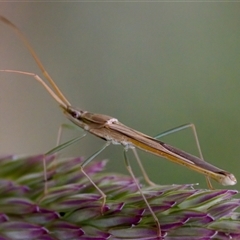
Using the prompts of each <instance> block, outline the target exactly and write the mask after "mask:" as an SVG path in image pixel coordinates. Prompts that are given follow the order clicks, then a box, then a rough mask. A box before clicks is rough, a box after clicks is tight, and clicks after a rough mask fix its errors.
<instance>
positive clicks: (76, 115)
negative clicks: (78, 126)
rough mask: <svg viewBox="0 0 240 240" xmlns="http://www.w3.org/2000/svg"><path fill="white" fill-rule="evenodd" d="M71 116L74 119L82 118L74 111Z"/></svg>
mask: <svg viewBox="0 0 240 240" xmlns="http://www.w3.org/2000/svg"><path fill="white" fill-rule="evenodd" d="M71 115H72V117H74V118H79V117H80V116H81V114H80V112H78V111H73V112H72V114H71Z"/></svg>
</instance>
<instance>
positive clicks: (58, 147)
mask: <svg viewBox="0 0 240 240" xmlns="http://www.w3.org/2000/svg"><path fill="white" fill-rule="evenodd" d="M63 129H76V127H75V126H72V125H70V124H62V125H61V126H60V127H59V130H58V136H57V144H56V147H55V148H53V149H51V150H50V151H48V152H46V153H45V157H44V158H43V172H44V195H46V194H47V193H48V174H47V171H48V169H47V165H46V160H45V159H46V156H48V155H53V154H55V158H54V161H53V163H52V165H53V166H50V167H49V168H51V169H56V165H57V158H58V156H59V152H60V151H61V150H63V149H65V148H66V147H68V146H70V145H72V144H74V143H75V142H78V141H79V140H80V139H82V138H84V137H85V136H86V135H87V133H86V132H85V131H84V132H83V134H82V135H81V136H79V137H76V138H73V139H71V140H69V141H67V142H64V143H61V137H62V132H63ZM77 129H79V128H77ZM81 130H82V129H81Z"/></svg>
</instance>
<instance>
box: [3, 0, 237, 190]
mask: <svg viewBox="0 0 240 240" xmlns="http://www.w3.org/2000/svg"><path fill="white" fill-rule="evenodd" d="M239 9H240V3H196V2H195V3H164V2H162V3H123V2H122V3H114V2H112V3H109V2H108V3H99V2H98V3H96V2H95V3H20V2H19V3H0V14H1V15H4V16H5V17H7V18H9V19H10V20H11V21H13V22H14V23H15V24H16V25H17V26H18V27H19V28H20V29H21V31H22V32H23V33H24V34H25V35H26V36H27V38H28V39H29V41H30V42H31V44H32V46H33V48H34V49H35V51H36V52H37V54H38V56H39V57H40V59H41V60H42V62H43V64H44V65H45V67H46V69H47V71H48V72H49V73H50V74H51V76H52V77H53V79H54V80H55V81H56V83H57V84H58V86H59V87H60V89H61V90H62V91H63V93H64V94H65V95H66V97H67V98H68V100H69V101H70V102H71V103H72V105H74V106H77V107H79V108H81V109H85V110H88V111H91V112H95V113H102V114H107V115H110V116H113V117H115V118H118V119H119V120H120V121H121V122H123V123H124V124H126V125H128V126H129V127H132V128H135V129H136V130H139V131H141V132H143V133H145V134H148V135H151V136H154V135H156V134H158V133H160V132H162V131H165V130H167V129H170V128H173V127H176V126H179V125H181V124H184V123H188V122H192V123H195V125H196V128H197V131H198V135H199V141H200V143H201V147H202V151H203V155H204V157H205V159H206V160H207V161H208V162H210V163H212V164H214V165H216V166H218V167H220V168H223V169H225V170H227V171H229V172H232V173H234V174H235V175H236V177H237V178H238V179H240V171H239V162H240V159H239V158H240V147H239V142H240V141H239V136H240V123H239V120H240V107H239V103H240V67H239V66H240V28H239V26H240V15H239ZM0 69H15V70H22V71H29V72H33V73H37V74H39V75H41V72H40V70H39V69H38V67H37V66H36V64H35V62H34V61H33V59H32V57H31V56H30V54H29V52H28V50H27V49H26V48H25V47H24V45H23V44H22V42H21V41H20V40H19V39H18V37H16V35H15V34H14V33H13V31H12V29H10V28H9V27H6V26H5V25H3V24H0ZM62 123H68V120H67V119H66V118H65V117H64V115H63V114H62V112H61V110H60V109H59V107H58V104H56V102H55V101H54V100H53V99H52V98H51V97H50V96H49V94H48V93H47V92H46V91H45V90H44V89H43V87H42V86H41V85H40V84H39V83H37V82H36V81H34V79H33V78H31V77H28V76H23V75H17V74H7V73H0V153H1V154H8V153H15V154H37V153H44V152H46V151H48V150H50V149H52V148H53V147H54V146H55V144H56V139H57V131H58V128H59V126H60V125H61V124H62ZM79 135H81V131H78V130H76V131H67V130H66V131H65V132H64V135H63V139H64V140H65V141H66V140H68V139H71V138H73V137H75V136H79ZM162 140H163V141H165V142H167V143H169V144H171V145H174V146H176V147H179V148H181V149H183V150H185V151H187V152H190V153H192V154H196V155H197V154H198V152H197V148H196V144H195V142H194V137H193V134H192V132H191V130H190V129H188V130H184V131H181V132H178V133H175V134H171V135H169V136H166V137H164V138H163V139H162ZM103 144H104V142H103V141H102V140H101V139H97V138H96V137H94V136H90V135H88V136H87V137H85V138H84V139H83V140H81V141H80V142H79V143H76V144H75V145H74V146H71V147H69V148H68V149H66V150H64V151H63V154H64V155H65V156H89V155H90V154H92V153H93V152H94V151H97V150H98V149H99V147H101V146H102V145H103ZM139 153H140V156H141V159H142V162H143V164H144V166H145V168H146V171H147V172H148V173H149V175H150V176H151V179H152V180H153V181H154V182H156V183H159V184H172V183H175V184H180V183H200V184H201V185H200V186H201V187H203V188H205V187H206V184H205V180H204V177H203V176H202V175H200V174H198V173H195V172H192V171H190V170H188V169H185V168H183V167H181V166H178V165H175V164H173V163H171V162H169V161H166V160H165V159H160V158H158V157H155V156H152V155H150V154H147V153H144V152H141V151H139ZM130 158H131V163H132V166H133V168H134V169H136V170H135V173H136V175H137V176H140V175H141V174H140V172H139V170H138V168H137V165H136V163H135V160H134V158H133V157H132V155H131V154H130ZM98 159H109V164H108V165H107V168H108V170H111V171H117V172H123V173H126V169H125V166H124V161H123V149H122V147H121V146H110V147H108V149H107V150H105V151H104V152H103V153H101V155H100V156H98ZM239 181H240V180H239ZM214 186H215V187H217V188H221V186H220V185H218V184H215V185H214ZM232 188H234V189H239V184H238V185H236V186H233V187H232Z"/></svg>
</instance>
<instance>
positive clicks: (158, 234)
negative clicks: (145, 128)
mask: <svg viewBox="0 0 240 240" xmlns="http://www.w3.org/2000/svg"><path fill="white" fill-rule="evenodd" d="M124 160H125V165H126V168H127V170H128V172H129V174H130V175H131V177H132V179H133V181H134V183H135V184H136V186H137V188H138V191H139V193H140V194H141V196H142V198H143V200H144V202H145V203H146V205H147V208H148V209H149V211H150V213H151V214H152V216H153V219H154V221H155V223H156V226H157V236H158V237H161V236H162V235H161V226H160V223H159V221H158V218H157V216H156V214H155V213H154V212H153V210H152V208H151V206H150V204H149V203H148V201H147V199H146V197H145V196H144V193H143V192H142V190H141V187H140V186H139V184H138V181H137V179H136V177H135V176H134V173H133V171H132V168H131V165H130V162H129V160H128V157H127V148H124Z"/></svg>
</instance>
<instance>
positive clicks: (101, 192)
mask: <svg viewBox="0 0 240 240" xmlns="http://www.w3.org/2000/svg"><path fill="white" fill-rule="evenodd" d="M110 143H111V142H106V143H105V144H104V145H103V146H102V147H101V148H100V149H99V150H98V151H97V152H95V153H94V154H92V155H91V156H90V157H88V158H87V159H86V160H85V161H84V162H83V163H82V164H81V166H80V171H81V172H82V173H83V174H84V175H85V176H86V177H87V179H88V180H89V181H90V182H91V183H92V185H93V186H94V187H95V188H96V189H97V191H98V192H99V193H100V194H101V195H102V199H103V200H102V206H101V213H103V212H104V206H105V204H106V197H107V196H106V194H105V193H104V192H103V191H102V190H101V189H100V188H99V187H98V186H97V185H96V184H95V183H94V181H93V180H92V179H91V177H90V176H89V175H88V174H87V173H86V172H85V171H84V167H85V166H86V165H87V164H88V163H90V162H91V161H92V160H93V159H94V158H95V157H96V156H98V155H99V154H100V153H101V152H102V151H103V150H104V149H105V148H106V147H108V146H109V145H110Z"/></svg>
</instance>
